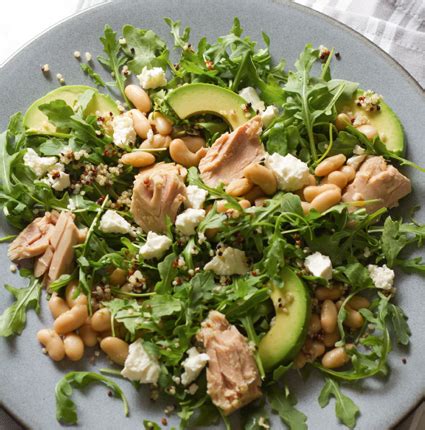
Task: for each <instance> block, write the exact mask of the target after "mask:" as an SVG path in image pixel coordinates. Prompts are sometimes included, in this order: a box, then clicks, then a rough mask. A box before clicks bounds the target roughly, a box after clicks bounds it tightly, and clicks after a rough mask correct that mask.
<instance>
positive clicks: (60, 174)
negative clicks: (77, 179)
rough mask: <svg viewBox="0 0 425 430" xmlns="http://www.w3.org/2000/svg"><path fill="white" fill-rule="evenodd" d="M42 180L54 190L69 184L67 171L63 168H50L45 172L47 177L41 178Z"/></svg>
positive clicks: (64, 187) (59, 189)
mask: <svg viewBox="0 0 425 430" xmlns="http://www.w3.org/2000/svg"><path fill="white" fill-rule="evenodd" d="M58 164H59V163H58ZM42 181H43V182H45V183H46V184H47V185H50V187H51V188H53V189H54V190H56V191H63V190H65V189H66V188H68V187H69V186H70V185H71V180H70V179H69V175H68V173H65V172H64V171H63V170H51V171H50V172H49V173H48V174H47V178H46V179H42Z"/></svg>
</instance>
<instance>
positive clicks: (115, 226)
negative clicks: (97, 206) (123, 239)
mask: <svg viewBox="0 0 425 430" xmlns="http://www.w3.org/2000/svg"><path fill="white" fill-rule="evenodd" d="M99 229H100V230H101V231H103V232H104V233H121V234H125V233H128V232H129V231H130V230H131V224H130V223H129V222H128V221H126V220H125V219H124V218H123V217H122V216H121V215H120V214H119V213H117V212H116V211H113V210H111V209H108V210H107V211H106V212H105V213H104V214H103V216H102V218H101V219H100V223H99Z"/></svg>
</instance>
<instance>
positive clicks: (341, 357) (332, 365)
mask: <svg viewBox="0 0 425 430" xmlns="http://www.w3.org/2000/svg"><path fill="white" fill-rule="evenodd" d="M349 361H350V356H349V355H348V354H347V352H346V351H345V348H343V347H342V346H340V347H338V348H334V349H331V350H330V351H328V352H327V353H326V354H325V355H324V356H323V357H322V365H323V367H325V368H326V369H336V368H338V367H341V366H344V364H347V363H348V362H349Z"/></svg>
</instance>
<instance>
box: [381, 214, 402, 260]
mask: <svg viewBox="0 0 425 430" xmlns="http://www.w3.org/2000/svg"><path fill="white" fill-rule="evenodd" d="M400 224H401V223H400V221H393V220H392V219H391V217H387V219H386V220H385V223H384V231H383V232H382V237H381V241H382V251H383V252H384V255H385V258H386V259H387V265H388V267H393V266H394V262H395V260H396V258H397V256H398V255H399V254H400V251H401V250H402V249H404V248H405V247H406V245H407V244H408V243H409V239H408V238H407V235H405V234H402V233H400Z"/></svg>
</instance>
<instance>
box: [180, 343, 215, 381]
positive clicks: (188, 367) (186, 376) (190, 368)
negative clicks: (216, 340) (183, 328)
mask: <svg viewBox="0 0 425 430" xmlns="http://www.w3.org/2000/svg"><path fill="white" fill-rule="evenodd" d="M187 355H188V357H187V358H186V360H184V361H183V363H182V366H183V368H184V372H183V373H182V375H181V383H182V384H183V385H189V384H190V383H191V382H193V381H194V380H195V379H196V378H197V377H198V376H199V374H200V373H201V372H202V369H203V368H204V367H205V366H206V364H207V363H208V360H209V357H208V354H205V353H200V352H198V350H197V349H196V348H195V347H192V348H190V349H188V350H187Z"/></svg>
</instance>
